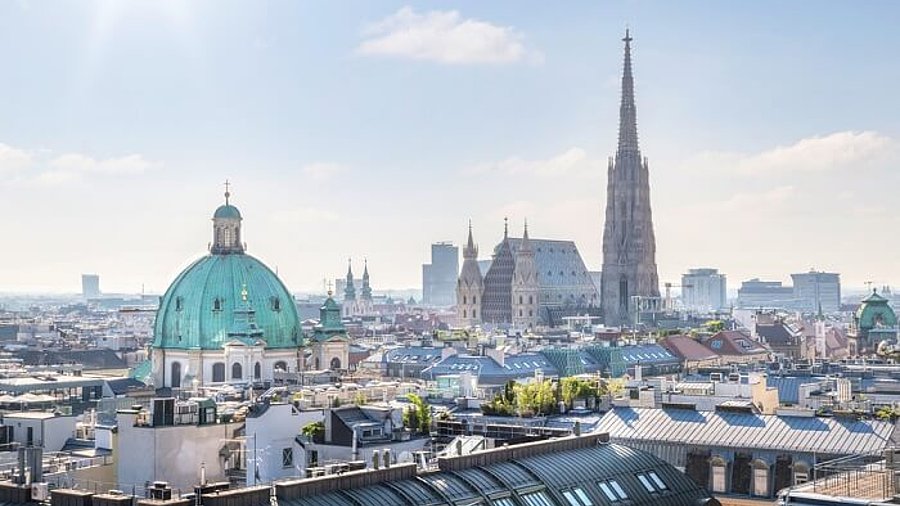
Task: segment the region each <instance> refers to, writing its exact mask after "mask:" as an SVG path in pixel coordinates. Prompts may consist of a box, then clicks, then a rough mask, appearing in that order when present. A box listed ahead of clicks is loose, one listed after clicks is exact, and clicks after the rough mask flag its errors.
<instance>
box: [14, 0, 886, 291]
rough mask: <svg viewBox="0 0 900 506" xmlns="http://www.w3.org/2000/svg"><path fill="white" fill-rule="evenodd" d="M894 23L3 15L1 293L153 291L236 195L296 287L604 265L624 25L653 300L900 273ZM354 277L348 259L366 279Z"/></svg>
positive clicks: (408, 11)
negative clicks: (94, 281)
mask: <svg viewBox="0 0 900 506" xmlns="http://www.w3.org/2000/svg"><path fill="white" fill-rule="evenodd" d="M897 19H900V4H898V3H896V2H891V1H883V2H877V1H873V2H822V1H814V2H813V1H810V2H783V1H781V0H777V1H771V2H761V1H757V2H686V1H680V2H670V1H656V2H643V1H628V2H615V3H614V2H596V1H585V2H565V3H563V4H560V3H557V2H546V1H544V0H540V1H530V2H526V1H521V0H516V1H505V2H499V1H498V2H484V1H474V0H473V1H464V2H453V3H449V2H440V1H429V2H390V1H384V2H376V1H371V0H360V1H339V2H326V1H319V2H294V1H284V2H261V1H258V0H252V1H251V0H247V1H223V0H215V1H212V0H210V1H199V2H185V1H165V0H148V1H135V2H126V1H121V0H108V1H77V2H76V1H53V2H49V1H47V2H34V1H27V0H22V1H19V2H12V1H10V2H2V3H0V213H2V215H3V216H4V219H3V225H4V227H3V229H4V239H5V240H4V241H3V249H2V254H0V260H2V262H0V291H26V290H31V291H36V290H39V291H72V292H74V291H78V290H80V277H79V275H80V273H82V272H97V273H99V274H100V275H101V280H102V287H103V289H104V290H106V291H138V290H140V288H141V285H142V284H145V285H146V288H147V290H148V291H151V290H152V291H162V290H164V289H165V288H166V286H167V285H168V283H169V282H170V281H171V279H172V278H173V277H174V276H175V275H176V274H177V273H178V271H179V270H180V269H182V268H183V267H184V266H185V265H186V264H187V263H188V262H189V261H190V260H192V259H194V258H196V257H197V256H199V255H201V254H204V253H205V251H206V246H207V244H208V242H209V240H210V237H211V223H210V217H211V214H212V211H213V210H214V209H215V207H216V206H217V205H219V203H220V202H221V201H222V195H221V194H222V182H223V181H224V180H225V179H226V178H228V179H230V180H231V181H232V182H233V185H234V186H233V194H234V197H233V201H234V203H235V204H236V205H238V206H239V207H240V208H241V210H242V212H243V214H244V218H245V219H244V237H245V239H246V241H247V243H248V246H249V252H250V253H251V254H253V255H256V256H257V257H259V258H260V259H262V260H263V261H264V262H266V263H267V264H269V265H270V266H272V267H273V268H275V267H277V268H278V270H279V273H280V274H281V276H282V277H283V279H284V280H285V281H286V283H287V284H288V286H289V287H290V288H291V289H292V290H295V291H303V290H311V289H317V288H320V287H321V286H322V279H323V278H324V277H329V278H333V277H334V276H336V275H340V274H342V273H343V272H344V270H345V268H346V259H347V257H353V258H354V259H357V261H358V263H360V264H361V261H362V258H363V257H368V259H369V266H370V271H371V274H372V281H373V284H374V286H375V288H376V289H378V288H383V287H387V286H390V287H395V288H400V287H418V286H420V283H421V264H422V263H423V262H425V261H427V260H428V250H429V243H431V242H433V241H440V240H453V241H456V242H462V241H463V239H464V238H465V233H466V222H467V220H468V219H469V218H471V219H472V220H473V223H474V227H475V234H476V240H477V241H478V242H479V243H480V244H481V250H482V252H483V253H485V254H487V253H489V252H490V249H491V246H492V245H493V244H495V243H496V242H497V240H498V239H499V238H500V236H501V234H502V228H503V217H504V216H509V218H510V222H511V227H512V229H513V232H514V233H516V234H518V233H519V232H520V230H521V226H522V221H523V219H524V218H526V217H527V218H528V221H529V227H530V230H531V232H532V235H533V236H537V237H544V238H560V239H574V240H576V241H577V243H578V245H579V247H580V249H581V251H582V254H583V255H584V257H585V261H586V262H587V264H588V266H589V268H591V269H599V267H600V264H601V255H600V251H601V249H600V240H601V236H602V229H603V217H602V213H601V210H602V209H603V206H604V199H605V185H606V159H607V157H608V156H609V155H611V154H612V153H613V152H614V150H615V143H616V128H617V121H618V119H617V113H618V100H619V76H620V72H621V64H622V43H621V41H620V39H621V37H622V32H623V31H624V27H625V26H626V24H627V25H629V26H630V27H631V29H632V32H633V36H634V38H635V41H634V66H635V79H636V88H637V106H638V128H639V133H640V137H641V148H642V150H643V154H644V155H645V156H647V157H649V160H650V171H651V186H652V192H651V193H652V196H651V197H652V202H653V207H654V209H653V210H654V220H655V226H656V237H657V255H658V257H657V260H658V263H659V269H660V280H661V281H663V282H664V281H673V282H677V280H678V279H679V278H678V276H679V274H680V273H681V272H683V271H684V270H686V269H687V268H690V267H698V266H712V267H718V268H719V269H721V270H722V271H724V272H725V273H726V274H727V275H728V277H729V282H730V285H731V287H736V286H737V285H738V284H739V282H740V280H743V279H747V278H748V277H751V276H760V277H765V278H776V279H787V275H788V274H789V273H790V272H797V271H802V270H806V269H809V268H810V267H815V268H818V269H827V270H836V271H838V272H841V273H842V274H843V280H844V283H845V285H862V284H863V282H865V281H867V280H873V281H875V282H877V283H879V284H881V283H890V282H898V281H900V262H898V261H897V260H898V253H897V252H898V251H900V227H898V225H900V223H898V221H900V218H898V216H900V215H898V212H897V205H896V204H895V202H896V193H897V187H898V178H900V175H898V171H897V168H898V162H900V147H898V146H900V99H898V90H900V87H898V85H900V63H898V55H900V31H898V30H897V28H896V21H897ZM360 267H361V266H360Z"/></svg>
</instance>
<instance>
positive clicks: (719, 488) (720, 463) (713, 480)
mask: <svg viewBox="0 0 900 506" xmlns="http://www.w3.org/2000/svg"><path fill="white" fill-rule="evenodd" d="M709 466H710V473H709V480H710V485H711V487H710V488H711V489H712V491H713V492H714V493H719V494H724V493H726V492H727V491H728V490H726V488H725V468H726V467H727V463H726V462H725V459H723V458H722V457H713V458H711V459H710V460H709Z"/></svg>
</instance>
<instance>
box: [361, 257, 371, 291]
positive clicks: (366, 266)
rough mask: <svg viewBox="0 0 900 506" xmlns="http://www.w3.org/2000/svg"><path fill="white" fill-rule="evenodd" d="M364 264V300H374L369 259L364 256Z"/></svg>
mask: <svg viewBox="0 0 900 506" xmlns="http://www.w3.org/2000/svg"><path fill="white" fill-rule="evenodd" d="M363 265H364V267H363V276H362V290H361V292H362V293H361V295H362V298H363V300H372V287H371V286H370V285H369V260H368V259H365V258H364V259H363Z"/></svg>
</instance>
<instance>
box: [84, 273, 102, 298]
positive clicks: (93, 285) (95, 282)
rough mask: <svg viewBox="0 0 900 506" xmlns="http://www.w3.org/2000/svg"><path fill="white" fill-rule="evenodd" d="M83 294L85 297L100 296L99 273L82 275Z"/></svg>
mask: <svg viewBox="0 0 900 506" xmlns="http://www.w3.org/2000/svg"><path fill="white" fill-rule="evenodd" d="M81 296H82V297H84V298H85V299H96V298H97V297H99V296H100V276H98V275H97V274H82V275H81Z"/></svg>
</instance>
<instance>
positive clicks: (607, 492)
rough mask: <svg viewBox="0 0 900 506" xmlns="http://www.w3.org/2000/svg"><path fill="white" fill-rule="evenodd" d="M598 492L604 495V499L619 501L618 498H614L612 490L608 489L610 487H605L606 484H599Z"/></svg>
mask: <svg viewBox="0 0 900 506" xmlns="http://www.w3.org/2000/svg"><path fill="white" fill-rule="evenodd" d="M600 490H602V491H603V495H605V496H606V498H607V499H609V500H610V501H613V502H616V501H618V500H619V498H618V497H616V494H615V493H614V492H613V490H612V488H610V486H609V485H607V484H606V482H600Z"/></svg>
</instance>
